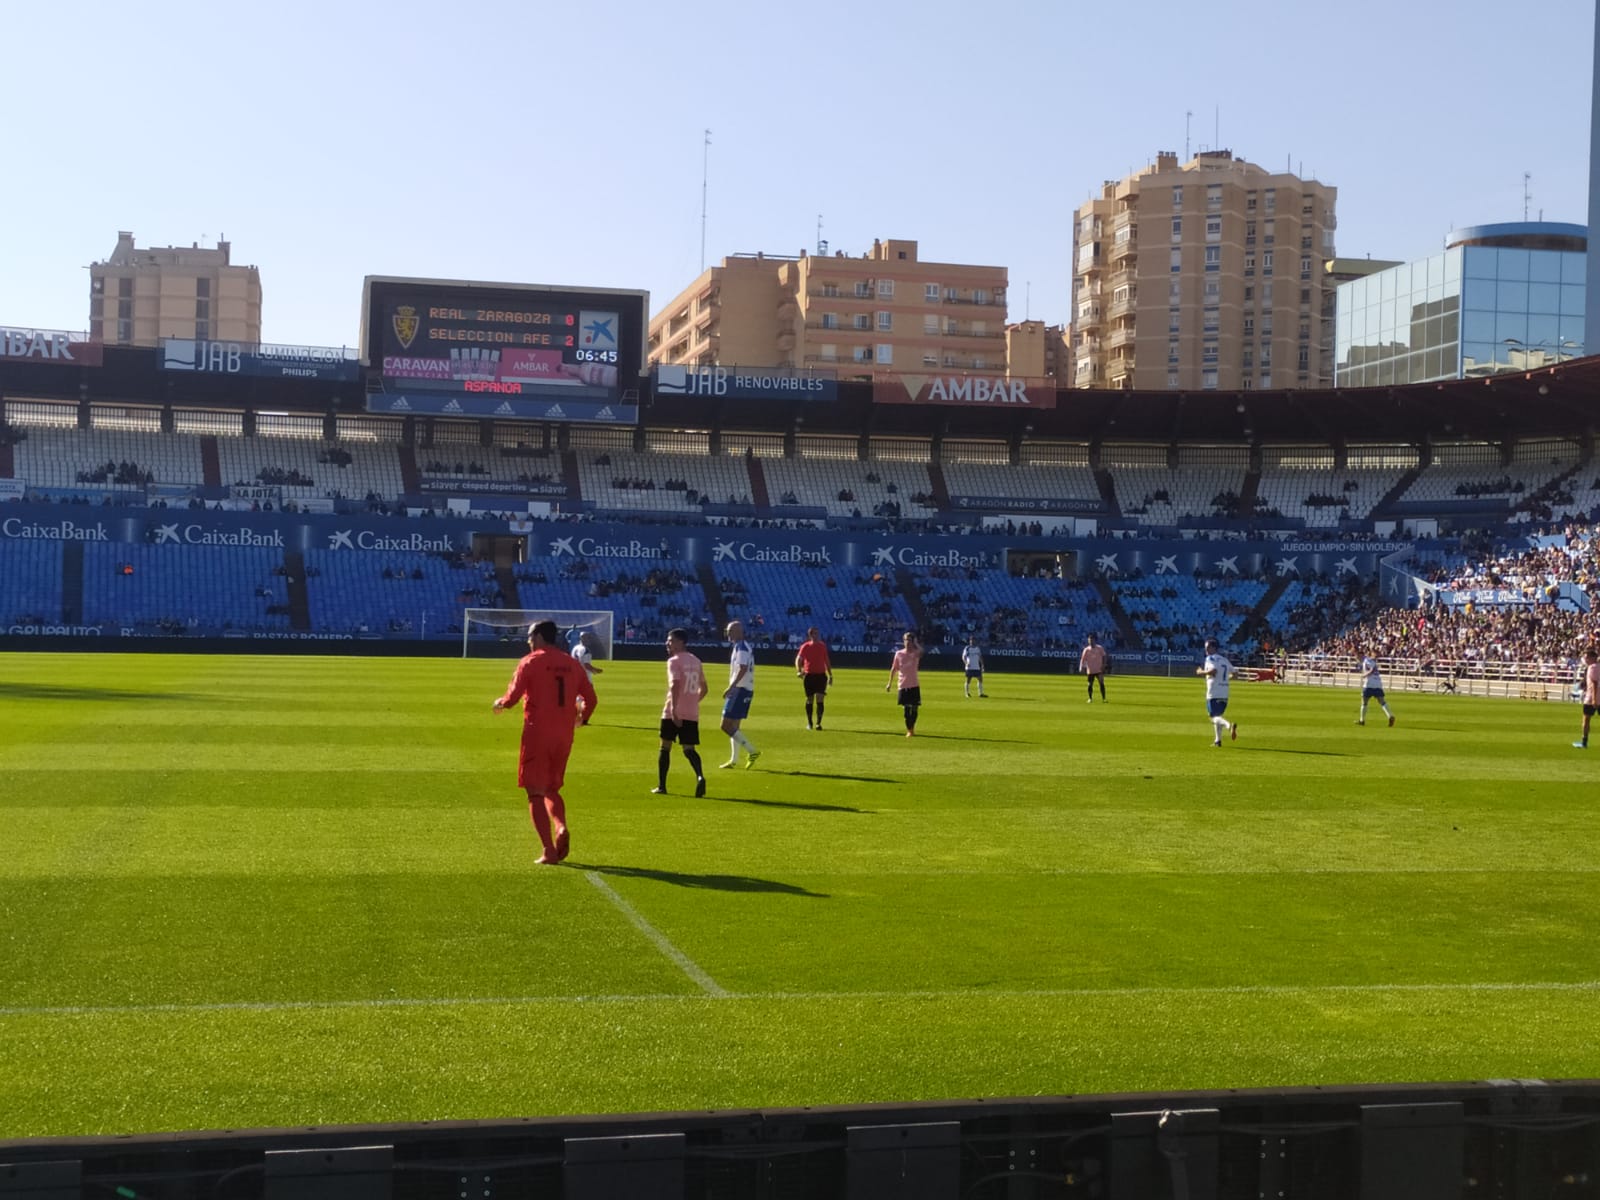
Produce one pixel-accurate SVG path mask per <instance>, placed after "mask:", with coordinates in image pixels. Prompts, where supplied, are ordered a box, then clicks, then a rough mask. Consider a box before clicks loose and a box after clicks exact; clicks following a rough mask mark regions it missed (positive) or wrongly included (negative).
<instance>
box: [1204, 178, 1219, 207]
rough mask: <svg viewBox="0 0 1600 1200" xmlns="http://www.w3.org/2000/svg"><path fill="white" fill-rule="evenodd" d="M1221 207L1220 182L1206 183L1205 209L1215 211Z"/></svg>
mask: <svg viewBox="0 0 1600 1200" xmlns="http://www.w3.org/2000/svg"><path fill="white" fill-rule="evenodd" d="M1221 207H1222V185H1221V184H1220V183H1211V184H1207V185H1206V209H1207V211H1209V212H1216V211H1217V210H1218V209H1219V208H1221Z"/></svg>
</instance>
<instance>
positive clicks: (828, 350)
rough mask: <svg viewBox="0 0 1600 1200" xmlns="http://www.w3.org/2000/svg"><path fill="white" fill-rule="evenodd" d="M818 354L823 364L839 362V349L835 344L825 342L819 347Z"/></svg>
mask: <svg viewBox="0 0 1600 1200" xmlns="http://www.w3.org/2000/svg"><path fill="white" fill-rule="evenodd" d="M817 354H818V355H819V356H820V357H821V359H822V361H823V362H838V361H839V347H838V346H837V345H836V344H835V343H833V342H823V343H822V345H820V346H818V347H817Z"/></svg>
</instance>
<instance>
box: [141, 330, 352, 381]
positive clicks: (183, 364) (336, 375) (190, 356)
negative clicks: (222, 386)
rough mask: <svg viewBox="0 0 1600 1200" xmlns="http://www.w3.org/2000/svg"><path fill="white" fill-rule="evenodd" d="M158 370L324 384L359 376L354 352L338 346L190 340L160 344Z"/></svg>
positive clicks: (181, 339) (173, 340)
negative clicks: (307, 381) (327, 381)
mask: <svg viewBox="0 0 1600 1200" xmlns="http://www.w3.org/2000/svg"><path fill="white" fill-rule="evenodd" d="M161 369H162V370H163V371H194V372H197V373H199V374H205V375H250V376H258V377H262V378H268V379H326V380H353V379H356V378H357V377H358V376H359V375H360V372H361V366H360V364H359V363H357V362H356V360H355V352H354V351H353V350H346V349H344V348H343V347H340V346H279V345H275V344H273V343H271V342H263V343H261V344H259V345H255V344H251V343H248V342H211V341H204V340H196V339H193V338H167V339H166V340H165V341H163V342H162V343H161Z"/></svg>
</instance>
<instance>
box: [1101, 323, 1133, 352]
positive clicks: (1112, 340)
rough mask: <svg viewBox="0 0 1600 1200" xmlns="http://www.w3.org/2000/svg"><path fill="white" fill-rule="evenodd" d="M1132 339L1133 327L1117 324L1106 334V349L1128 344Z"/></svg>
mask: <svg viewBox="0 0 1600 1200" xmlns="http://www.w3.org/2000/svg"><path fill="white" fill-rule="evenodd" d="M1133 339H1134V327H1133V326H1132V325H1118V326H1117V327H1116V328H1115V329H1113V330H1112V331H1111V332H1110V333H1108V334H1106V349H1107V350H1115V349H1116V348H1117V347H1119V346H1126V345H1129V344H1130V343H1132V341H1133Z"/></svg>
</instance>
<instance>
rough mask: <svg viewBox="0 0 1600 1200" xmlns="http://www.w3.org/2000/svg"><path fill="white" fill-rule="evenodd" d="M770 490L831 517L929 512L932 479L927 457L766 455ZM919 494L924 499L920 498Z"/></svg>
mask: <svg viewBox="0 0 1600 1200" xmlns="http://www.w3.org/2000/svg"><path fill="white" fill-rule="evenodd" d="M762 470H763V471H764V473H765V475H766V480H767V494H768V495H769V496H772V497H774V498H779V497H782V496H785V495H792V496H793V497H794V498H795V500H794V502H795V503H798V504H799V505H801V506H802V507H810V508H823V509H826V510H827V513H828V515H829V516H830V517H852V518H854V517H879V518H883V519H885V520H896V519H899V518H901V517H914V516H915V517H925V516H927V515H928V514H929V512H930V511H932V509H933V505H932V504H931V503H929V497H930V496H931V495H932V491H933V485H932V483H931V482H930V481H929V478H928V468H927V465H926V464H925V463H915V462H874V461H866V462H863V461H861V460H859V459H856V458H851V459H834V458H793V459H787V458H778V459H765V460H763V462H762ZM918 497H920V499H918Z"/></svg>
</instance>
